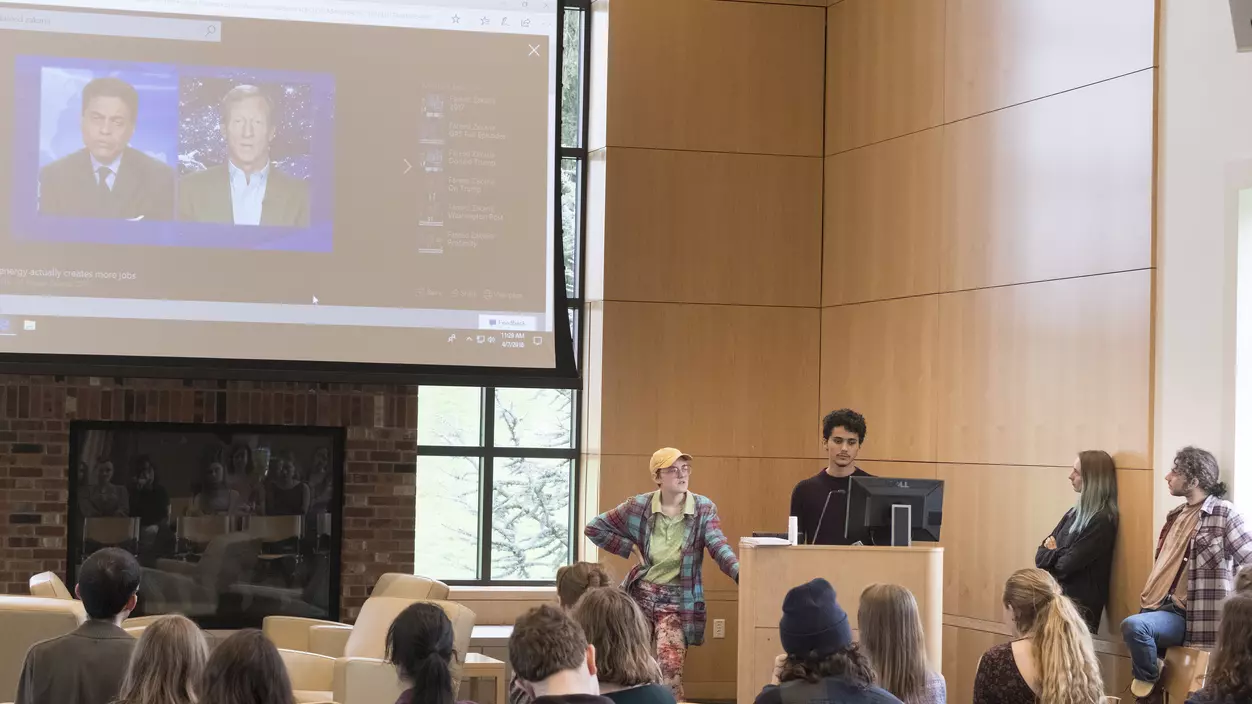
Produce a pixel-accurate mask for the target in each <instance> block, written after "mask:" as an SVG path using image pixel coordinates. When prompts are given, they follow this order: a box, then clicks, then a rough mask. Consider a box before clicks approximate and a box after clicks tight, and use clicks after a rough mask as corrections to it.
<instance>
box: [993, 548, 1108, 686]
mask: <svg viewBox="0 0 1252 704" xmlns="http://www.w3.org/2000/svg"><path fill="white" fill-rule="evenodd" d="M1004 605H1005V606H1006V607H1008V608H1009V609H1010V610H1011V611H1012V612H1013V619H1014V622H1015V624H1016V626H1017V630H1018V632H1019V633H1021V634H1022V635H1024V636H1026V637H1027V638H1030V640H1031V642H1032V643H1033V650H1034V655H1035V660H1036V662H1037V663H1038V667H1039V690H1040V691H1039V704H1100V703H1101V702H1103V701H1104V681H1103V680H1102V679H1101V677H1100V664H1099V662H1098V661H1097V660H1096V655H1095V647H1094V646H1093V645H1092V643H1091V633H1090V632H1089V631H1088V630H1087V624H1086V622H1085V621H1084V620H1083V619H1082V616H1080V615H1079V613H1078V609H1077V608H1075V607H1074V602H1072V601H1070V599H1069V597H1066V596H1063V595H1062V594H1061V586H1060V585H1059V584H1057V583H1056V580H1055V579H1053V577H1052V575H1050V574H1048V573H1047V572H1045V571H1043V570H1040V569H1035V568H1033V567H1032V568H1030V569H1024V570H1018V571H1017V572H1014V573H1013V576H1011V577H1009V579H1008V582H1006V583H1005V584H1004Z"/></svg>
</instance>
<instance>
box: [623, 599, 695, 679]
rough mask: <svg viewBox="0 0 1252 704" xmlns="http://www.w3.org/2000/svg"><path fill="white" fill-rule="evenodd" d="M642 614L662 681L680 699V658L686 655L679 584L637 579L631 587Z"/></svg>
mask: <svg viewBox="0 0 1252 704" xmlns="http://www.w3.org/2000/svg"><path fill="white" fill-rule="evenodd" d="M630 595H631V596H633V597H634V598H635V602H637V603H638V604H639V608H640V609H642V610H643V615H644V616H645V617H647V619H648V621H650V622H651V623H652V641H653V643H654V644H655V645H656V662H657V664H658V665H660V666H661V684H663V685H665V686H666V687H669V688H670V690H671V691H673V692H674V698H675V699H677V700H678V701H680V702H681V701H682V700H683V660H684V659H686V657H687V637H686V636H685V635H683V619H682V587H680V586H678V585H676V584H653V583H652V582H648V581H644V580H642V579H641V580H639V581H638V582H635V584H634V586H633V587H631V590H630Z"/></svg>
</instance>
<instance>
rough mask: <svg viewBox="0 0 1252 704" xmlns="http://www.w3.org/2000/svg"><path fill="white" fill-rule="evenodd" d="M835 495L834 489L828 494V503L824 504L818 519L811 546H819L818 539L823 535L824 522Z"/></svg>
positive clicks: (810, 541)
mask: <svg viewBox="0 0 1252 704" xmlns="http://www.w3.org/2000/svg"><path fill="white" fill-rule="evenodd" d="M834 493H835V491H834V489H831V490H830V491H828V492H826V503H824V504H822V513H821V515H820V516H818V517H817V528H816V529H814V531H813V535H812V536H811V537H810V538H809V545H817V538H818V536H820V535H821V534H822V521H823V520H824V519H825V518H826V509H827V508H829V507H830V497H831V496H832V495H833V494H834Z"/></svg>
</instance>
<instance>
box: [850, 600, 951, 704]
mask: <svg viewBox="0 0 1252 704" xmlns="http://www.w3.org/2000/svg"><path fill="white" fill-rule="evenodd" d="M857 628H858V629H859V630H860V632H861V649H862V650H864V651H865V654H866V655H868V656H869V660H870V663H871V664H872V665H873V666H874V670H875V672H877V673H878V685H879V686H880V687H882V688H883V689H885V690H887V691H888V692H891V693H892V694H894V695H896V698H897V699H899V700H900V701H902V702H904V704H945V702H947V701H948V688H947V683H946V682H945V681H944V679H943V675H941V674H939V673H938V672H935V671H934V670H932V669H930V667H929V666H928V665H927V664H926V639H925V635H924V634H923V632H922V617H921V614H920V613H919V611H918V608H917V599H916V598H914V597H913V592H910V591H909V590H908V589H905V588H904V587H902V586H900V585H898V584H871V585H870V586H868V587H866V588H865V591H863V592H861V608H860V610H859V611H858V613H857Z"/></svg>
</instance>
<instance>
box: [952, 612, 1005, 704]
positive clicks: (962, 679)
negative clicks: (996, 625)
mask: <svg viewBox="0 0 1252 704" xmlns="http://www.w3.org/2000/svg"><path fill="white" fill-rule="evenodd" d="M1010 640H1012V638H1010V637H1009V636H1005V635H1001V634H999V633H988V632H986V631H977V630H974V629H971V628H959V627H956V626H944V627H943V677H944V679H946V680H947V684H948V701H950V702H954V703H955V702H972V701H974V675H975V674H976V673H977V672H978V661H979V660H980V659H982V654H983V653H985V652H987V651H988V650H990V649H991V648H993V647H995V646H997V645H999V644H1001V643H1007V642H1009V641H1010Z"/></svg>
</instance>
